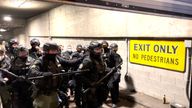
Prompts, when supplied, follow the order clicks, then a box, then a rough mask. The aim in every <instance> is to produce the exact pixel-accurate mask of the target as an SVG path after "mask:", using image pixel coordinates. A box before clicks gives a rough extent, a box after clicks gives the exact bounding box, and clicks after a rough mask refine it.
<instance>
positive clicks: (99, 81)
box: [83, 62, 123, 93]
mask: <svg viewBox="0 0 192 108" xmlns="http://www.w3.org/2000/svg"><path fill="white" fill-rule="evenodd" d="M122 64H123V63H122V62H121V63H120V64H118V65H117V66H115V67H113V68H112V69H111V70H110V71H109V72H108V73H107V74H106V75H105V76H103V77H102V78H101V79H100V80H98V81H97V82H96V83H95V85H98V84H100V83H101V82H102V81H103V80H104V79H105V78H107V77H108V76H109V75H111V74H112V73H113V71H114V70H115V69H116V68H118V67H119V66H121V65H122ZM90 89H91V87H90V88H87V89H86V90H84V91H83V93H87V92H88V91H89V90H90Z"/></svg>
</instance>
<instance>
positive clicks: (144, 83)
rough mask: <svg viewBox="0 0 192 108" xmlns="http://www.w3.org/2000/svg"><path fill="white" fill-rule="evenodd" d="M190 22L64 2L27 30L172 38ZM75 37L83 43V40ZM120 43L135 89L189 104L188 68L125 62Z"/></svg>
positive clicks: (190, 32) (187, 32)
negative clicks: (179, 68) (187, 92)
mask: <svg viewBox="0 0 192 108" xmlns="http://www.w3.org/2000/svg"><path fill="white" fill-rule="evenodd" d="M191 25H192V20H189V19H182V18H171V17H163V16H155V15H154V16H153V15H146V14H137V13H130V12H119V11H111V10H103V9H96V8H88V7H78V6H72V5H63V6H60V7H58V8H55V9H53V10H50V11H49V12H46V13H43V14H41V15H39V16H36V17H33V18H31V19H30V20H28V27H27V30H28V31H27V34H28V35H29V36H33V37H36V36H38V37H39V36H40V37H42V36H52V37H54V36H57V37H63V38H65V37H77V36H78V37H101V38H100V39H102V37H128V38H129V37H162V38H163V37H169V38H170V37H172V38H173V39H174V38H175V37H189V36H192V28H191ZM77 40H80V41H82V43H83V40H81V39H77ZM113 41H115V40H113ZM58 42H61V41H60V40H58ZM62 42H66V43H67V42H71V41H68V40H65V41H62ZM73 42H78V41H73ZM122 42H123V41H122ZM64 45H65V44H64ZM119 46H120V49H121V50H120V54H121V56H122V57H124V59H123V60H124V66H123V69H125V70H126V66H127V65H128V72H129V75H130V76H131V77H132V78H133V82H134V85H135V88H136V90H137V91H139V92H143V93H145V94H148V95H151V96H153V97H156V98H159V99H162V98H163V95H164V94H165V95H166V98H167V99H168V101H170V102H178V103H181V104H183V105H186V106H187V105H188V101H187V98H186V95H185V89H186V87H185V86H186V80H187V70H186V72H185V73H178V72H175V71H169V70H165V69H159V68H153V67H148V66H142V65H137V64H131V63H129V62H128V63H127V60H128V59H127V55H126V54H127V51H129V50H127V49H126V46H127V44H126V42H124V45H119ZM187 59H188V58H187ZM186 64H187V61H186ZM187 66H188V64H187ZM186 69H188V67H186ZM125 73H126V71H123V72H122V82H121V86H122V87H123V88H124V89H125V88H126V87H125V86H126V85H125V82H124V80H123V77H124V75H125Z"/></svg>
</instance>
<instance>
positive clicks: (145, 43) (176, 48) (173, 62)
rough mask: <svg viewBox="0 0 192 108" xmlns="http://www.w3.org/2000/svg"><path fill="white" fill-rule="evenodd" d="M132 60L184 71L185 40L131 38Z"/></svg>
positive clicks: (130, 55) (130, 54)
mask: <svg viewBox="0 0 192 108" xmlns="http://www.w3.org/2000/svg"><path fill="white" fill-rule="evenodd" d="M129 48H130V53H129V58H130V62H132V63H137V64H143V65H148V66H154V67H159V68H165V69H169V70H175V71H180V72H184V70H185V53H186V52H185V44H184V41H162V40H130V47H129Z"/></svg>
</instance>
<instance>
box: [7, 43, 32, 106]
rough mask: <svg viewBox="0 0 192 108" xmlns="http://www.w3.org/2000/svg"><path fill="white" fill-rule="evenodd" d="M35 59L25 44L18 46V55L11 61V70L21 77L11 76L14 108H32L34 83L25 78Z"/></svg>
mask: <svg viewBox="0 0 192 108" xmlns="http://www.w3.org/2000/svg"><path fill="white" fill-rule="evenodd" d="M33 61H34V59H32V58H31V57H29V52H28V49H27V48H26V47H24V46H18V47H17V48H16V57H15V58H14V59H13V60H12V62H11V68H10V71H11V72H12V73H14V74H15V75H17V76H19V77H10V79H9V80H10V83H11V89H12V92H13V93H12V101H13V102H12V103H13V108H32V107H33V106H32V98H31V93H32V91H31V89H30V88H31V86H32V83H31V82H30V81H28V80H25V78H26V77H28V71H29V67H30V65H31V64H32V63H33Z"/></svg>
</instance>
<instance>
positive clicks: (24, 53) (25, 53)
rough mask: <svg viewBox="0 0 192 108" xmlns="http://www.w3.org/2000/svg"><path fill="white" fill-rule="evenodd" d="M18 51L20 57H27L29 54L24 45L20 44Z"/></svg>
mask: <svg viewBox="0 0 192 108" xmlns="http://www.w3.org/2000/svg"><path fill="white" fill-rule="evenodd" d="M15 50H16V53H17V56H18V57H27V56H28V53H29V52H28V49H27V48H26V47H24V46H22V45H19V46H18V47H17V48H16V49H15Z"/></svg>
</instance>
